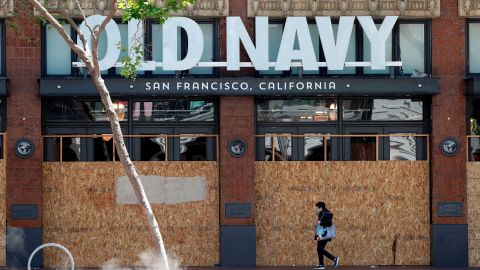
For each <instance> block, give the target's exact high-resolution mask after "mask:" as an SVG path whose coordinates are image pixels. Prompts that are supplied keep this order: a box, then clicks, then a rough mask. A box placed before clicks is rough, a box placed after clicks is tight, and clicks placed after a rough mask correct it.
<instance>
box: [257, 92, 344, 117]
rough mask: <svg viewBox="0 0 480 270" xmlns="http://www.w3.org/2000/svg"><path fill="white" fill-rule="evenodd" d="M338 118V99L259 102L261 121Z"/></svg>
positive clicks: (258, 114) (258, 115) (258, 112)
mask: <svg viewBox="0 0 480 270" xmlns="http://www.w3.org/2000/svg"><path fill="white" fill-rule="evenodd" d="M336 120H337V100H336V99H335V98H325V99H286V100H285V99H278V100H275V99H274V100H264V101H260V102H258V103H257V121H259V122H324V121H336Z"/></svg>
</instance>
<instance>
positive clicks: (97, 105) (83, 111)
mask: <svg viewBox="0 0 480 270" xmlns="http://www.w3.org/2000/svg"><path fill="white" fill-rule="evenodd" d="M45 105H46V106H45V111H46V121H71V120H72V121H92V122H98V121H108V117H107V114H106V111H105V109H104V107H103V104H102V103H101V102H100V101H82V100H74V99H73V100H47V101H46V104H45ZM113 108H114V109H115V111H116V112H117V115H118V118H119V121H127V120H128V117H127V116H128V102H127V101H113Z"/></svg>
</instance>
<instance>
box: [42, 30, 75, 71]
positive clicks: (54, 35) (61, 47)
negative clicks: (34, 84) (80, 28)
mask: <svg viewBox="0 0 480 270" xmlns="http://www.w3.org/2000/svg"><path fill="white" fill-rule="evenodd" d="M63 29H65V31H66V32H67V33H70V31H71V27H70V25H64V26H63ZM45 35H46V37H45V54H46V60H45V61H46V63H45V64H46V65H45V67H46V69H47V70H46V71H45V73H46V74H47V75H70V74H71V73H72V64H71V63H72V56H71V51H70V48H69V47H68V45H67V43H65V41H64V40H63V38H62V37H61V36H60V34H59V33H58V32H57V30H56V29H55V28H54V27H52V26H51V25H50V24H47V25H45Z"/></svg>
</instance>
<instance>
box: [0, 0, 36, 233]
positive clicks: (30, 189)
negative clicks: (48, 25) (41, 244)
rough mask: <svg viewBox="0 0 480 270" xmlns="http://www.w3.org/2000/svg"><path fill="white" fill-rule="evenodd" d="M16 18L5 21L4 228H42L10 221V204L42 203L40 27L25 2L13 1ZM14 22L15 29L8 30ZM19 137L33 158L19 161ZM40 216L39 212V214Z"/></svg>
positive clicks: (22, 221) (29, 221) (27, 223)
mask: <svg viewBox="0 0 480 270" xmlns="http://www.w3.org/2000/svg"><path fill="white" fill-rule="evenodd" d="M16 5H17V7H16V12H17V13H18V15H17V16H15V17H14V18H9V19H7V31H6V34H7V46H6V49H7V58H6V61H7V64H6V66H7V77H8V79H9V82H8V97H7V132H8V153H7V194H8V195H7V225H8V226H14V227H41V225H42V222H41V215H40V216H39V218H38V219H36V220H12V219H11V216H10V207H11V205H12V204H39V205H40V208H41V204H42V152H43V149H42V137H41V136H42V130H41V100H40V96H39V89H38V83H37V80H38V78H40V26H39V24H38V21H37V20H34V19H33V18H31V17H30V16H29V15H28V14H30V13H31V12H30V13H28V12H25V11H23V10H19V9H18V7H21V8H22V9H24V8H25V7H26V6H28V4H27V3H26V1H16ZM11 23H14V24H15V25H16V26H17V27H16V28H11V27H8V25H9V24H11ZM17 29H18V30H17ZM19 138H29V139H30V140H32V141H33V143H34V145H35V152H34V154H33V156H31V157H30V158H27V159H21V158H18V157H16V156H15V153H14V150H13V147H14V145H15V142H16V141H17V140H18V139H19ZM40 213H41V211H40Z"/></svg>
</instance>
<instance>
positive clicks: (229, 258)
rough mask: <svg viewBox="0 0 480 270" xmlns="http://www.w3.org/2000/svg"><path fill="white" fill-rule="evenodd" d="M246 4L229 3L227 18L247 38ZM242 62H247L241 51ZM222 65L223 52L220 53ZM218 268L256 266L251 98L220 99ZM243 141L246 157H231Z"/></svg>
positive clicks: (222, 30) (222, 27)
mask: <svg viewBox="0 0 480 270" xmlns="http://www.w3.org/2000/svg"><path fill="white" fill-rule="evenodd" d="M247 9H248V2H247V0H235V1H230V16H239V17H240V18H241V19H242V20H243V22H244V24H245V27H246V28H247V29H248V31H249V32H250V34H251V33H252V20H250V19H248V18H247ZM225 28H226V20H225V19H224V18H222V19H221V20H220V42H221V43H222V44H221V46H220V48H226V36H225V33H226V29H225ZM241 59H242V61H249V60H248V57H247V55H246V53H245V51H244V50H242V51H241ZM220 60H221V61H226V50H225V49H222V51H221V52H220ZM220 74H221V76H228V77H232V76H233V77H235V76H244V77H248V76H253V74H254V73H253V71H252V70H251V69H241V70H240V71H238V72H229V71H226V70H224V69H223V70H221V73H220ZM219 107H220V128H219V134H220V146H219V147H220V149H219V150H220V151H219V152H220V157H219V158H220V159H219V160H220V264H221V265H222V266H255V265H256V230H255V162H254V161H255V153H254V143H255V139H254V129H255V119H254V115H255V113H254V110H255V104H254V97H252V96H250V97H223V96H222V97H221V98H220V106H219ZM237 139H240V140H243V142H244V143H246V146H247V147H246V153H244V154H243V155H242V156H240V157H235V156H234V155H232V153H230V152H229V150H228V148H229V143H231V142H233V141H237V142H238V140H237Z"/></svg>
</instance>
